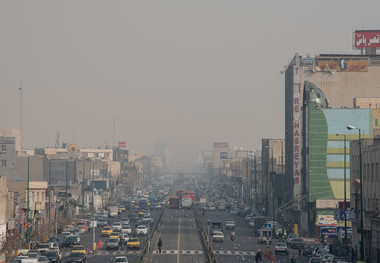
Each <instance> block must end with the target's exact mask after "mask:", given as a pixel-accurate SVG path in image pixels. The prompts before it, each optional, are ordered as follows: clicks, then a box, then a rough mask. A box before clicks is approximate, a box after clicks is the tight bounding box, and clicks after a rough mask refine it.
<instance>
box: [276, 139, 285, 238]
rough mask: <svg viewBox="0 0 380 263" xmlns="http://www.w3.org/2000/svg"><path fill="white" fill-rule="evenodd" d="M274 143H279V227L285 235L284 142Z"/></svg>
mask: <svg viewBox="0 0 380 263" xmlns="http://www.w3.org/2000/svg"><path fill="white" fill-rule="evenodd" d="M276 142H280V143H281V177H282V200H281V214H282V215H281V227H282V234H283V235H285V230H284V229H285V227H284V223H285V222H284V221H285V220H284V214H285V213H284V210H285V209H284V204H285V203H284V202H285V178H284V142H283V141H280V140H276Z"/></svg>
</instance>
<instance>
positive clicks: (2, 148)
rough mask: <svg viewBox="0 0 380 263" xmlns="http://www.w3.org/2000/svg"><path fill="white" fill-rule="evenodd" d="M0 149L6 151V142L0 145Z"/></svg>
mask: <svg viewBox="0 0 380 263" xmlns="http://www.w3.org/2000/svg"><path fill="white" fill-rule="evenodd" d="M1 151H2V152H3V153H5V152H7V145H6V144H3V145H1Z"/></svg>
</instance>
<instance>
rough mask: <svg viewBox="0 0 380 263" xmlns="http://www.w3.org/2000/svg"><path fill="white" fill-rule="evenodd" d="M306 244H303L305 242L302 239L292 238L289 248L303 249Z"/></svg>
mask: <svg viewBox="0 0 380 263" xmlns="http://www.w3.org/2000/svg"><path fill="white" fill-rule="evenodd" d="M303 246H304V244H303V240H302V238H300V237H295V238H292V239H291V240H290V241H289V247H290V248H297V249H298V248H303Z"/></svg>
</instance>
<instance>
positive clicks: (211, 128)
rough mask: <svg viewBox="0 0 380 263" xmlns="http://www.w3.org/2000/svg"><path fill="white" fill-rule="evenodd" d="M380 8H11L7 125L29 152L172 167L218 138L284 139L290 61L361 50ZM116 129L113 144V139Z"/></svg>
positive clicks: (181, 4)
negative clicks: (86, 153)
mask: <svg viewBox="0 0 380 263" xmlns="http://www.w3.org/2000/svg"><path fill="white" fill-rule="evenodd" d="M379 9H380V1H365V5H363V4H362V3H361V1H230V0H228V1H222V0H217V1H216V0H214V1H204V0H194V1H168V0H155V1H140V0H139V1H94V0H89V1H13V0H12V1H5V0H3V1H1V2H0V34H1V44H0V47H1V48H0V58H1V60H0V67H1V68H0V70H1V74H0V85H1V98H2V103H1V104H0V111H1V113H2V114H1V118H0V120H1V127H2V128H19V126H20V90H19V88H20V87H21V86H22V109H23V110H22V119H23V122H22V126H23V131H22V135H23V142H22V145H23V147H24V148H33V147H47V146H54V144H55V140H56V132H59V133H60V136H61V137H60V139H61V142H67V143H77V144H78V145H79V146H80V147H104V146H105V145H109V146H113V143H114V141H115V142H116V143H117V142H118V141H126V142H127V149H129V150H130V151H132V152H142V153H144V152H145V153H151V152H152V149H153V144H154V143H157V142H163V143H166V144H167V147H168V150H169V156H170V165H171V166H172V167H175V168H178V167H181V168H187V167H192V166H194V165H195V163H196V156H197V153H199V152H200V151H202V150H210V149H211V148H212V143H213V142H229V143H230V146H232V147H233V146H237V147H243V148H244V149H249V150H255V149H257V148H259V147H260V145H261V138H269V137H271V138H283V137H284V76H283V75H281V74H280V72H281V70H283V69H284V68H283V67H284V65H287V64H288V62H289V59H290V58H292V57H293V56H294V54H295V53H297V52H299V53H303V54H304V55H306V54H307V53H310V54H311V56H313V55H315V54H319V53H334V52H335V53H341V54H358V52H359V51H354V50H352V32H354V31H355V30H358V29H378V27H379V24H378V22H379V19H378V10H379ZM114 122H115V139H114Z"/></svg>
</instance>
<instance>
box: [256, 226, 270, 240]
mask: <svg viewBox="0 0 380 263" xmlns="http://www.w3.org/2000/svg"><path fill="white" fill-rule="evenodd" d="M272 236H273V234H272V228H271V227H262V228H260V236H259V238H258V239H257V243H258V244H272Z"/></svg>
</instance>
